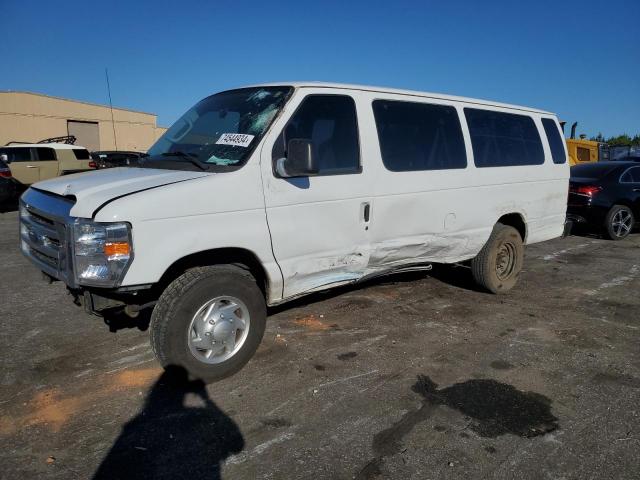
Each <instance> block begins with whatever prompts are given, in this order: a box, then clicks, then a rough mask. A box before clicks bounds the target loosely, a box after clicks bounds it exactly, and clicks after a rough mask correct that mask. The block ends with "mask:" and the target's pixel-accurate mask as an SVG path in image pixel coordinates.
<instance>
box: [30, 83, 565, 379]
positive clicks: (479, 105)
mask: <svg viewBox="0 0 640 480" xmlns="http://www.w3.org/2000/svg"><path fill="white" fill-rule="evenodd" d="M148 153H149V156H148V157H146V158H144V159H142V161H141V162H140V163H139V164H138V165H136V167H135V168H133V167H132V168H114V169H107V170H99V171H95V172H92V173H88V174H81V175H70V176H66V177H61V178H59V179H53V180H48V181H44V182H40V183H37V184H35V185H33V186H32V187H31V188H30V189H29V190H27V191H26V192H25V193H24V194H23V196H22V198H21V205H20V239H21V240H20V241H21V248H22V251H23V253H24V254H25V255H26V256H27V257H28V258H29V259H30V260H31V261H32V262H33V263H34V264H35V265H36V266H37V267H38V268H39V269H40V270H42V271H43V272H44V273H45V274H46V277H48V278H49V279H56V280H61V281H63V282H64V283H65V284H66V285H67V287H68V289H69V291H70V292H71V293H72V294H73V295H74V296H75V298H76V300H77V301H79V302H82V303H83V304H84V306H85V308H86V309H87V310H88V311H90V312H93V313H103V314H104V313H105V312H108V311H110V310H113V309H117V308H124V311H125V312H126V313H128V314H130V315H132V316H135V315H136V314H137V313H138V312H139V311H140V310H142V309H145V308H153V311H152V314H151V324H150V337H151V345H152V347H153V350H154V352H155V354H156V356H157V358H158V359H159V361H160V363H161V364H162V365H163V366H168V365H181V366H183V367H184V368H186V369H187V370H188V371H189V372H190V373H191V374H192V375H193V376H195V377H199V378H202V379H204V380H206V381H213V380H217V379H219V378H222V377H225V376H227V375H230V374H231V373H233V372H235V371H237V370H238V369H240V368H241V367H242V366H243V365H244V364H245V363H246V362H248V361H249V359H250V358H251V356H252V355H253V354H254V352H255V351H256V349H257V348H258V345H259V343H260V341H261V339H262V336H263V333H264V329H265V322H266V315H267V306H268V305H277V304H280V303H283V302H286V301H288V300H291V299H294V298H296V297H299V296H302V295H306V294H309V293H311V292H315V291H318V290H325V289H329V288H332V287H337V286H339V285H345V284H354V283H357V282H361V281H363V280H366V279H370V278H373V277H376V276H380V275H384V274H388V273H392V272H399V271H403V270H415V269H427V268H429V266H430V264H431V263H432V262H438V263H458V262H465V261H469V264H470V270H471V273H472V275H473V277H474V279H475V280H476V281H477V282H478V284H479V285H481V286H482V287H483V288H484V289H485V290H487V291H489V292H493V293H503V292H506V291H507V290H509V289H511V288H512V287H513V286H514V285H515V284H516V280H517V278H518V274H519V273H520V271H521V269H522V264H523V250H524V245H527V244H533V243H537V242H542V241H545V240H550V239H552V238H556V237H559V236H561V235H562V234H563V230H564V226H565V217H566V206H567V192H568V179H569V167H568V164H567V154H566V148H565V144H564V142H563V138H562V135H561V130H560V126H559V124H558V120H557V118H556V116H555V115H554V114H552V113H548V112H545V111H541V110H536V109H533V108H527V107H518V106H512V105H505V104H500V103H496V102H490V101H484V100H473V99H468V98H461V97H453V96H446V95H436V94H427V93H420V92H412V91H404V90H391V89H383V88H374V87H363V86H348V85H337V84H317V83H291V84H277V85H276V84H268V85H258V86H253V87H247V88H239V89H235V90H229V91H225V92H222V93H218V94H215V95H212V96H210V97H207V98H205V99H204V100H202V101H200V102H199V103H198V104H196V105H195V106H194V107H193V108H192V109H190V110H189V111H187V113H186V114H184V116H182V117H181V118H180V119H179V120H178V121H177V122H176V123H175V124H174V125H173V126H172V127H171V128H170V129H169V130H168V131H167V132H166V133H165V134H164V135H163V136H162V137H161V138H160V139H159V140H158V141H157V142H156V143H155V145H153V146H152V147H151V149H150V150H149V152H148Z"/></svg>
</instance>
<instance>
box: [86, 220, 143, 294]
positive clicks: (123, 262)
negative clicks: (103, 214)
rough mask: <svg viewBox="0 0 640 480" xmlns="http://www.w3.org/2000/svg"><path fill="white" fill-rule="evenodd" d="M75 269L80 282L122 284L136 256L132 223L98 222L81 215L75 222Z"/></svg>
mask: <svg viewBox="0 0 640 480" xmlns="http://www.w3.org/2000/svg"><path fill="white" fill-rule="evenodd" d="M73 239H74V242H73V259H74V272H75V275H76V279H77V281H78V283H79V284H80V285H93V286H96V287H114V286H117V285H119V284H120V282H121V281H122V278H123V277H124V274H125V273H126V271H127V268H128V267H129V265H130V264H131V260H133V246H132V242H131V227H130V225H129V224H128V223H95V222H92V221H90V220H82V219H78V220H76V221H75V223H74V224H73Z"/></svg>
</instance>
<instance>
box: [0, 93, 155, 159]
mask: <svg viewBox="0 0 640 480" xmlns="http://www.w3.org/2000/svg"><path fill="white" fill-rule="evenodd" d="M113 120H114V122H112V120H111V109H110V108H109V107H108V106H106V105H98V104H95V103H87V102H78V101H75V100H68V99H66V98H58V97H50V96H48V95H42V94H39V93H30V92H12V91H0V146H1V145H6V144H7V143H9V142H12V141H18V142H38V141H39V140H42V139H45V138H51V137H61V136H65V135H74V136H75V137H76V138H77V140H76V145H82V146H83V147H86V148H87V149H89V150H90V151H96V150H132V151H137V152H145V151H147V149H148V148H149V147H150V146H151V145H153V143H154V142H155V141H156V140H157V139H158V137H160V135H162V134H163V133H164V132H165V130H166V128H163V127H159V126H157V125H156V115H154V114H152V113H144V112H136V111H133V110H125V109H122V108H114V109H113ZM114 127H115V138H114Z"/></svg>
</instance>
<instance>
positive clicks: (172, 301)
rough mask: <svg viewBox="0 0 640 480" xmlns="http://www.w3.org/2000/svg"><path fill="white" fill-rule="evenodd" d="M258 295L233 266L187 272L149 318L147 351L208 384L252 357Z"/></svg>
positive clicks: (262, 318)
mask: <svg viewBox="0 0 640 480" xmlns="http://www.w3.org/2000/svg"><path fill="white" fill-rule="evenodd" d="M266 315H267V314H266V304H265V300H264V296H263V294H262V292H261V291H260V289H259V288H258V285H257V284H256V282H255V279H254V278H253V276H252V275H251V274H250V273H249V272H248V271H247V270H245V269H243V268H241V267H238V266H235V265H221V266H210V267H199V268H194V269H191V270H188V271H187V272H186V273H184V274H183V275H181V276H180V277H178V278H177V279H176V280H174V281H173V282H172V283H171V284H170V285H169V286H168V287H167V289H166V290H165V291H164V292H163V293H162V295H161V296H160V299H159V300H158V303H157V304H156V306H155V308H154V310H153V314H152V316H151V325H150V331H151V346H152V347H153V350H154V352H155V354H156V356H157V358H158V360H159V361H160V363H161V364H162V366H163V367H165V368H166V367H168V366H170V365H178V366H181V367H184V368H185V369H186V370H187V371H188V372H189V373H190V374H191V375H192V376H193V377H195V378H199V379H202V380H204V381H206V382H212V381H216V380H219V379H221V378H224V377H227V376H229V375H232V374H233V373H235V372H237V371H238V370H240V369H241V368H242V367H243V366H244V365H245V364H246V363H247V362H248V361H249V360H250V359H251V357H252V356H253V354H254V353H255V351H256V349H257V348H258V345H259V344H260V341H261V340H262V336H263V334H264V328H265V323H266Z"/></svg>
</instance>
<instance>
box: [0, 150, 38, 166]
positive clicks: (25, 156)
mask: <svg viewBox="0 0 640 480" xmlns="http://www.w3.org/2000/svg"><path fill="white" fill-rule="evenodd" d="M2 154H5V155H6V156H7V158H8V159H9V161H10V162H30V161H31V149H30V148H28V147H24V148H20V147H17V148H0V155H2Z"/></svg>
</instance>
